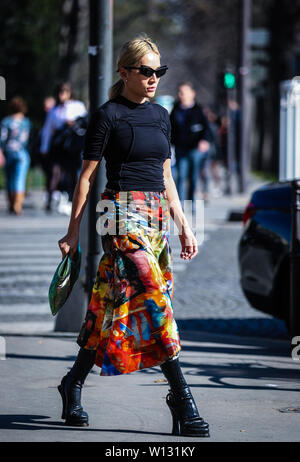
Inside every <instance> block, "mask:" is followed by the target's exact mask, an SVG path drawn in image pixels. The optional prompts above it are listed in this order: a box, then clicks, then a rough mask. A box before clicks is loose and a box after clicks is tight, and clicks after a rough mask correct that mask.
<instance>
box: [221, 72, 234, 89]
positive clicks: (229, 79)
mask: <svg viewBox="0 0 300 462" xmlns="http://www.w3.org/2000/svg"><path fill="white" fill-rule="evenodd" d="M223 84H224V87H225V88H227V89H229V90H231V89H232V88H235V85H236V78H235V75H234V74H233V73H232V72H225V73H224V79H223Z"/></svg>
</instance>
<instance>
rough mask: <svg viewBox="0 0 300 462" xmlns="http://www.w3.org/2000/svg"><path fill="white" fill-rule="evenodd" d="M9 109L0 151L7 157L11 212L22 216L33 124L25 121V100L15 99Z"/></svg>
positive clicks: (1, 127) (1, 125)
mask: <svg viewBox="0 0 300 462" xmlns="http://www.w3.org/2000/svg"><path fill="white" fill-rule="evenodd" d="M9 107H10V113H11V114H10V115H9V116H8V117H4V119H2V120H1V123H0V149H1V150H2V151H3V154H4V157H5V167H4V171H5V176H6V191H7V198H8V203H9V206H8V212H9V213H14V214H15V215H21V214H22V206H23V201H24V197H25V189H26V176H27V172H28V169H29V166H30V161H31V160H30V154H29V152H28V144H29V139H30V131H31V122H30V120H29V119H28V118H27V117H25V113H26V112H27V105H26V103H25V101H24V100H23V98H21V97H19V96H15V97H14V98H13V99H12V100H11V101H10V104H9Z"/></svg>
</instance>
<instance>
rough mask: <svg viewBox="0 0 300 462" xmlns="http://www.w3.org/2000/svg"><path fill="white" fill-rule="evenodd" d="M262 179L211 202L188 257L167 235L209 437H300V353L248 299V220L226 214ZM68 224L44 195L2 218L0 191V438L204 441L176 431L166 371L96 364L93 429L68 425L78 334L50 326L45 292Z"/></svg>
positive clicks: (179, 316) (188, 356)
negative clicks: (125, 370) (108, 373)
mask: <svg viewBox="0 0 300 462" xmlns="http://www.w3.org/2000/svg"><path fill="white" fill-rule="evenodd" d="M260 184H261V183H260V182H259V181H258V180H255V179H253V180H252V182H251V185H250V190H249V191H248V193H247V194H241V195H239V194H235V195H234V196H232V197H228V196H223V197H220V198H217V199H212V200H211V201H210V202H209V203H208V204H207V205H206V206H205V208H204V241H203V243H202V244H201V245H200V246H199V253H198V255H197V257H196V258H195V259H193V260H192V261H190V262H185V261H183V260H181V259H180V257H179V253H180V246H179V239H178V237H176V236H171V238H170V239H171V246H172V251H173V258H174V281H175V284H174V287H175V289H174V314H175V319H176V321H177V324H178V328H179V331H180V338H181V342H182V350H181V356H180V358H181V365H182V369H183V372H184V374H185V377H186V379H187V382H188V383H189V385H190V387H191V390H192V392H193V395H194V398H195V400H196V403H197V405H198V408H199V412H200V414H201V415H202V416H203V417H205V419H206V420H207V421H208V422H209V423H210V427H211V437H210V438H205V439H201V443H202V442H203V443H209V442H214V441H216V442H221V441H230V442H247V441H255V442H258V441H261V442H263V441H265V442H274V441H290V442H291V441H299V424H300V420H299V419H300V402H299V398H298V396H299V394H298V393H297V392H299V391H300V389H299V378H300V370H299V361H297V360H295V359H292V357H291V345H290V340H289V338H288V336H287V332H286V329H285V326H284V324H283V323H282V322H281V321H279V320H276V319H274V318H273V317H271V316H268V315H265V314H263V313H260V312H258V311H257V310H255V309H253V308H252V307H251V306H250V305H249V304H248V302H247V301H246V299H245V297H244V296H243V293H242V291H241V288H240V286H239V274H238V264H237V245H238V241H239V238H240V235H241V232H242V224H241V222H240V221H238V222H231V221H228V220H227V218H228V214H229V213H230V211H232V210H239V211H241V210H243V208H244V207H245V205H246V204H247V202H248V200H249V195H250V191H251V190H253V189H255V188H256V187H257V186H259V185H260ZM67 225H68V217H67V216H64V215H60V214H58V213H54V214H52V215H47V214H46V213H45V212H44V210H43V193H42V192H41V191H34V192H31V193H30V194H29V196H28V197H27V198H26V202H25V208H24V215H23V216H22V217H12V216H9V215H7V214H6V212H5V196H4V192H3V191H0V233H1V240H0V261H1V266H0V340H1V342H0V346H1V348H2V351H1V352H0V353H1V354H2V356H1V355H0V357H1V359H2V360H1V361H0V368H1V375H0V376H1V379H0V380H1V392H2V393H1V415H0V441H2V442H4V441H15V442H18V441H28V442H29V441H34V442H37V441H61V442H62V441H66V442H67V441H86V442H87V441H104V442H108V441H109V442H125V441H126V442H140V441H144V442H145V441H147V442H184V443H185V442H187V443H192V442H196V441H197V443H199V439H197V438H194V439H193V438H186V437H174V436H172V435H171V434H170V432H171V415H170V412H169V410H168V408H167V406H166V403H165V396H166V394H167V390H168V385H167V383H166V381H165V380H164V378H163V376H162V374H161V371H160V368H159V367H155V368H150V369H145V370H142V371H138V372H135V373H132V374H128V375H125V376H116V377H114V378H112V377H100V376H99V374H100V369H99V368H98V367H96V366H95V367H94V369H93V372H92V373H91V374H90V375H89V376H88V379H87V382H86V385H85V387H84V391H83V402H84V407H85V409H86V410H87V411H88V413H89V416H90V426H89V427H87V428H80V429H78V428H69V427H65V426H64V425H63V421H62V420H61V419H60V414H61V402H60V397H59V395H58V392H57V385H58V384H59V382H60V380H61V377H62V376H63V375H64V374H65V373H66V371H67V370H68V368H70V367H71V366H72V364H73V361H74V359H75V357H76V354H77V351H78V346H77V344H76V342H75V339H76V336H77V333H64V332H54V325H55V319H54V318H53V317H52V315H51V314H50V309H49V304H48V298H47V294H48V287H49V283H50V281H51V278H52V275H53V272H54V270H55V268H56V266H57V264H58V261H59V260H60V251H59V249H58V246H57V240H58V239H59V238H60V237H62V236H63V235H64V233H65V232H66V228H67ZM197 233H198V235H199V234H200V233H199V229H198V231H197ZM3 348H4V350H3Z"/></svg>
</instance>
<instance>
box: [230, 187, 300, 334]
mask: <svg viewBox="0 0 300 462" xmlns="http://www.w3.org/2000/svg"><path fill="white" fill-rule="evenodd" d="M292 200H293V191H292V185H291V183H290V182H287V181H286V182H278V183H268V184H266V185H264V186H262V187H260V188H259V189H257V190H256V191H255V192H254V193H252V195H251V198H250V202H249V203H248V205H247V207H246V209H245V211H244V214H243V224H244V230H243V233H242V236H241V239H240V241H239V245H238V260H239V269H240V276H241V277H240V284H241V287H242V290H243V292H244V294H245V296H246V298H247V300H248V301H249V303H250V304H251V305H252V306H253V307H254V308H256V309H258V310H260V311H263V312H264V313H268V314H270V315H273V316H274V317H277V318H279V319H282V320H284V321H285V323H286V326H287V328H288V330H289V331H291V329H290V325H291V324H292V323H293V316H291V315H290V252H291V248H290V246H291V237H292ZM299 283H300V281H299ZM295 322H298V321H297V320H296V318H295ZM294 327H295V326H294ZM298 327H300V326H297V328H298ZM293 330H294V329H293Z"/></svg>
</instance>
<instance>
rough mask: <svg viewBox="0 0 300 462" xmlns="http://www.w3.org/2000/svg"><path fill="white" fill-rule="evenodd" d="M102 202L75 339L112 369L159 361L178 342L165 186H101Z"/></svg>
mask: <svg viewBox="0 0 300 462" xmlns="http://www.w3.org/2000/svg"><path fill="white" fill-rule="evenodd" d="M100 203H101V206H100V218H99V220H100V223H98V222H97V230H98V232H99V231H101V239H102V246H103V252H104V253H103V255H102V258H101V259H100V262H99V266H98V271H97V275H96V279H95V282H94V286H93V290H92V296H91V299H90V302H89V306H88V309H87V313H86V317H85V321H84V323H83V325H82V327H81V330H80V332H79V335H78V338H77V343H78V345H79V346H81V347H83V348H86V349H90V350H96V351H97V353H96V359H95V364H96V365H97V366H99V367H101V373H100V375H105V376H110V375H118V374H126V373H130V372H134V371H136V370H140V369H144V368H147V367H154V366H157V365H159V364H162V363H163V362H165V361H166V360H167V359H169V358H172V357H175V356H176V355H178V353H179V351H180V350H181V344H180V339H179V333H178V328H177V324H176V322H175V320H174V317H173V307H172V301H173V269H172V267H173V257H172V251H171V247H170V244H169V218H170V210H169V206H168V200H167V197H166V192H165V191H163V192H152V191H114V190H111V189H106V190H105V191H104V192H103V193H102V194H101V202H100ZM100 203H99V204H100ZM102 209H103V210H102ZM98 210H99V209H98ZM99 220H98V221H99ZM98 225H99V229H98ZM105 232H106V234H104V233H105Z"/></svg>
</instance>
